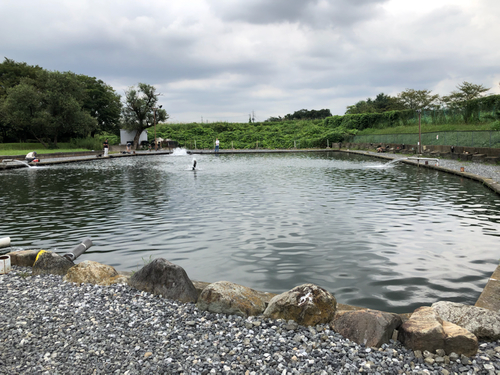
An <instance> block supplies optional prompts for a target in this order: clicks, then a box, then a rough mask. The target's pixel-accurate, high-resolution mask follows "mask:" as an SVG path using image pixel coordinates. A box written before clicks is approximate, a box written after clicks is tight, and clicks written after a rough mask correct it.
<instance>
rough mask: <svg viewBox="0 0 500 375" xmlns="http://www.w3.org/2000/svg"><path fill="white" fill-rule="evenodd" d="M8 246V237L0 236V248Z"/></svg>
mask: <svg viewBox="0 0 500 375" xmlns="http://www.w3.org/2000/svg"><path fill="white" fill-rule="evenodd" d="M9 246H10V237H4V238H0V248H2V247H9Z"/></svg>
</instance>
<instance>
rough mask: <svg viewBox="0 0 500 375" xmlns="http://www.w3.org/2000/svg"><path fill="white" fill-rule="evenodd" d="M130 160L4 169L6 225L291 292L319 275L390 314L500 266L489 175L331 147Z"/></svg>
mask: <svg viewBox="0 0 500 375" xmlns="http://www.w3.org/2000/svg"><path fill="white" fill-rule="evenodd" d="M195 157H196V159H197V161H198V167H199V170H198V171H196V172H192V171H190V170H189V167H190V165H191V163H192V158H193V156H190V155H179V156H173V155H170V156H166V155H163V156H160V155H153V156H148V157H137V158H133V157H130V158H121V159H118V160H116V159H113V160H104V161H103V160H99V161H92V162H83V163H74V164H66V165H60V166H51V167H45V168H43V167H40V168H32V169H28V168H23V169H17V170H9V171H4V172H1V173H0V184H1V191H0V212H1V213H2V220H1V222H0V237H4V236H10V237H11V242H12V244H13V245H14V246H16V247H19V248H43V249H48V250H53V251H56V252H60V253H65V252H67V251H68V250H71V249H72V248H73V247H74V246H75V245H76V244H78V243H79V242H80V241H81V240H82V239H83V238H85V237H90V238H92V240H93V241H94V246H93V247H92V248H91V249H90V250H89V251H88V252H87V253H85V254H84V255H82V256H81V257H80V258H79V261H81V260H85V259H90V260H95V261H98V262H101V263H106V264H110V265H112V266H114V267H115V268H117V269H118V270H129V271H133V270H138V269H139V268H140V267H142V266H143V265H144V262H147V261H148V260H150V259H154V258H158V257H163V258H166V259H167V260H169V261H171V262H173V263H175V264H178V265H180V266H182V267H183V268H184V269H185V270H186V272H187V273H188V275H189V277H190V278H192V279H194V280H203V281H220V280H228V281H232V282H235V283H238V284H242V285H245V286H249V287H252V288H254V289H257V290H263V291H270V292H276V293H279V292H282V291H285V290H289V289H291V288H293V287H294V286H297V285H300V284H303V283H307V282H311V283H314V284H317V285H320V286H322V287H324V288H326V289H328V290H329V291H330V292H332V293H333V294H334V295H335V296H336V298H337V300H338V301H339V302H340V303H347V304H352V305H361V306H365V307H370V308H375V309H382V310H387V311H395V312H409V311H412V310H413V309H414V308H416V307H418V306H421V305H423V304H431V303H433V302H435V301H438V300H450V301H457V302H462V303H469V304H473V303H474V302H475V300H476V299H477V298H478V296H479V294H480V293H481V291H482V288H483V287H484V285H485V283H486V281H487V279H488V277H489V276H490V275H491V273H492V272H493V270H494V269H495V267H496V265H497V264H498V259H499V252H498V243H499V239H500V224H499V223H500V200H499V198H498V196H496V195H495V194H494V193H493V192H491V191H490V190H488V189H486V188H484V187H482V186H481V185H480V184H478V183H476V182H473V181H470V180H466V179H461V178H459V177H457V176H454V175H448V174H445V173H440V172H437V171H432V170H426V169H424V168H415V167H412V166H407V165H403V164H396V165H394V166H387V165H384V163H385V162H380V161H377V160H374V159H371V158H368V157H365V156H359V155H345V154H338V153H335V152H332V153H327V154H326V153H309V154H262V155H219V156H215V155H196V156H195Z"/></svg>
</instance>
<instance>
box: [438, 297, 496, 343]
mask: <svg viewBox="0 0 500 375" xmlns="http://www.w3.org/2000/svg"><path fill="white" fill-rule="evenodd" d="M432 308H433V309H434V311H436V313H437V314H438V315H439V316H440V317H441V318H442V319H443V320H447V321H448V322H451V323H454V324H456V325H458V326H460V327H462V328H465V329H466V330H468V331H469V332H471V333H473V334H474V335H475V336H476V337H477V338H478V339H483V340H490V341H494V340H498V339H500V314H499V313H497V312H495V311H491V310H488V309H484V308H482V307H476V306H469V305H464V304H461V303H455V302H445V301H440V302H436V303H434V304H432Z"/></svg>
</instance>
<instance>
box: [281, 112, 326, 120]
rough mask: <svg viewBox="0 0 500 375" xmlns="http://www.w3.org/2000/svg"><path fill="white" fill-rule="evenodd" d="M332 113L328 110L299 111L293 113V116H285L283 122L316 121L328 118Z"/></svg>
mask: <svg viewBox="0 0 500 375" xmlns="http://www.w3.org/2000/svg"><path fill="white" fill-rule="evenodd" d="M331 115H332V113H331V112H330V110H329V109H319V110H315V109H311V110H310V111H308V110H307V109H301V110H299V111H295V112H294V113H293V114H287V115H285V117H284V119H285V120H316V119H320V120H322V119H324V118H327V117H330V116H331Z"/></svg>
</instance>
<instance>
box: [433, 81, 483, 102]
mask: <svg viewBox="0 0 500 375" xmlns="http://www.w3.org/2000/svg"><path fill="white" fill-rule="evenodd" d="M457 89H458V90H455V91H452V92H451V94H450V95H448V96H443V98H442V101H443V102H444V103H445V104H446V105H447V106H449V107H457V106H458V107H462V106H463V104H460V103H462V102H465V101H468V100H472V99H477V98H480V97H482V96H484V93H485V92H486V91H489V90H490V89H488V88H486V87H484V86H483V85H477V84H474V83H470V82H465V81H464V82H462V84H460V85H457Z"/></svg>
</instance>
